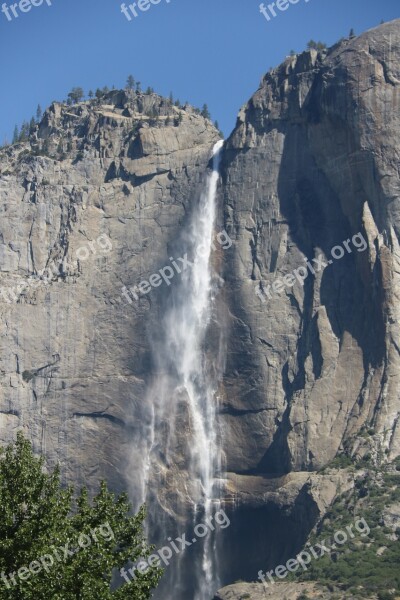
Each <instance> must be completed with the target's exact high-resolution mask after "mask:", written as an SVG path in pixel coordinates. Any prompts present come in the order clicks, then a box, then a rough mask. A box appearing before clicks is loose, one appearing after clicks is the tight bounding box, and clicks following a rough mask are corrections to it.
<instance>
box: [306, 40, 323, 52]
mask: <svg viewBox="0 0 400 600" xmlns="http://www.w3.org/2000/svg"><path fill="white" fill-rule="evenodd" d="M307 50H326V44H324V42H315V41H314V40H310V41H309V42H308V44H307Z"/></svg>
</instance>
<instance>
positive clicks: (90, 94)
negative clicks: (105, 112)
mask: <svg viewBox="0 0 400 600" xmlns="http://www.w3.org/2000/svg"><path fill="white" fill-rule="evenodd" d="M93 95H94V94H93V91H92V90H89V92H88V97H89V98H90V99H92V98H93Z"/></svg>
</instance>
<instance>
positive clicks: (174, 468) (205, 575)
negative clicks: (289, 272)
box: [131, 141, 224, 600]
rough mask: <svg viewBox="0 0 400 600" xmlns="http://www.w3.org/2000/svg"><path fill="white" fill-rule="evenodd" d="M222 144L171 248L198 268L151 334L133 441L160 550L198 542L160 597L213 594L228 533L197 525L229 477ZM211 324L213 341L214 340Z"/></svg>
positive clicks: (174, 566) (181, 599)
mask: <svg viewBox="0 0 400 600" xmlns="http://www.w3.org/2000/svg"><path fill="white" fill-rule="evenodd" d="M222 145H223V142H222V141H220V142H218V143H217V144H216V145H215V147H214V149H213V153H212V157H211V161H210V164H209V168H208V169H207V172H206V173H205V175H204V182H203V184H202V189H201V190H200V191H199V194H198V197H197V198H194V201H193V202H192V203H191V205H190V206H191V208H190V215H188V219H187V222H186V223H185V224H184V226H183V227H182V234H181V235H180V237H179V239H177V240H175V241H174V242H173V248H172V247H170V248H168V252H169V253H170V255H180V256H183V255H185V254H186V253H187V254H188V258H189V260H191V261H192V260H193V261H194V266H193V268H191V269H187V270H184V271H183V272H182V274H181V276H180V277H179V278H178V277H176V278H174V281H173V282H172V284H171V286H170V287H169V288H168V290H166V292H165V294H164V296H163V297H162V301H161V310H160V314H159V319H158V321H157V323H154V324H153V326H152V331H150V332H149V338H150V339H151V345H152V351H153V356H152V361H153V364H154V367H153V378H152V381H151V383H150V385H149V387H148V390H147V394H146V398H145V401H144V403H143V406H142V407H141V410H140V427H138V428H137V432H136V435H135V439H133V440H132V445H133V446H134V447H133V450H132V460H131V464H132V472H131V479H133V485H132V488H133V495H134V502H135V508H137V507H138V506H139V505H140V504H142V503H144V502H145V503H146V505H147V508H148V521H147V527H148V531H147V533H148V537H149V539H150V541H151V542H153V543H154V544H155V545H156V547H157V548H160V547H162V546H167V545H169V544H170V540H171V539H172V540H174V539H175V538H176V537H177V536H181V534H182V533H185V534H186V537H187V539H188V540H189V541H190V542H192V544H191V546H190V548H189V547H187V548H185V550H184V551H182V552H180V553H179V554H176V555H175V556H174V557H173V558H172V559H171V564H170V565H169V566H168V568H166V569H165V574H164V576H163V578H162V581H161V584H160V587H159V588H158V589H157V591H156V592H155V595H154V598H156V599H161V598H163V600H165V599H166V598H171V599H172V598H173V599H174V600H188V599H191V600H209V599H210V598H211V597H212V596H213V593H214V592H215V591H216V590H217V589H218V587H219V586H220V583H221V582H220V579H219V575H218V571H219V564H218V556H219V551H218V543H219V538H220V536H223V535H224V531H223V530H221V529H220V528H218V527H214V528H209V529H208V532H207V535H205V536H204V537H203V538H200V537H196V536H195V534H194V533H193V532H194V530H195V528H196V526H197V525H199V524H201V523H203V524H205V523H210V522H212V519H213V517H214V516H215V514H216V513H217V512H218V510H219V509H220V508H221V501H220V498H221V495H222V494H221V490H222V487H223V484H224V480H223V465H222V457H221V450H220V449H221V444H220V435H219V432H218V428H217V405H218V394H217V389H218V381H219V380H220V377H221V375H222V372H223V366H224V352H223V346H224V344H223V337H224V334H223V331H222V329H221V328H220V325H219V324H218V319H217V317H216V297H217V295H218V292H219V290H220V288H221V286H222V285H223V282H222V280H221V278H220V277H219V276H218V274H217V273H216V272H214V270H213V268H212V253H213V247H214V248H215V246H214V244H213V238H214V231H215V222H216V213H217V208H216V196H217V188H218V179H219V162H220V154H221V150H222ZM210 329H212V331H213V333H212V336H213V344H212V348H211V345H209V344H208V342H207V338H208V331H210ZM216 332H218V333H217V344H215V338H216ZM211 350H212V351H211ZM137 417H138V416H137V415H136V422H138V420H137ZM168 538H170V539H168ZM194 539H195V540H196V541H195V542H193V540H194Z"/></svg>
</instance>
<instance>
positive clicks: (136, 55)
mask: <svg viewBox="0 0 400 600" xmlns="http://www.w3.org/2000/svg"><path fill="white" fill-rule="evenodd" d="M34 1H35V0H34ZM51 1H52V6H48V5H47V4H46V0H44V4H43V5H42V6H40V7H32V10H31V11H30V12H27V13H21V12H19V14H20V16H19V17H18V18H13V19H12V21H8V20H7V18H6V16H5V15H4V14H3V13H0V52H1V62H2V68H1V75H0V78H1V90H2V94H1V102H2V110H1V111H0V141H1V142H3V141H4V137H5V136H7V137H10V136H11V135H12V131H13V128H14V125H15V124H16V123H18V124H20V123H21V122H22V120H23V119H29V118H30V117H31V116H32V115H33V114H34V113H35V111H36V106H37V104H38V103H40V104H41V105H42V107H45V106H47V105H48V104H49V103H50V102H51V101H52V100H56V99H63V98H66V96H67V93H68V92H69V91H70V89H71V88H72V87H73V86H81V87H83V88H84V89H85V90H86V91H88V90H89V89H90V88H92V89H95V88H96V87H103V86H104V85H108V86H109V87H111V86H112V85H115V86H116V87H123V86H124V84H125V81H126V77H127V75H128V74H129V73H132V74H133V76H134V77H135V79H137V80H140V81H141V82H142V85H143V86H144V87H147V86H148V85H150V86H152V87H154V88H155V90H156V91H157V92H159V93H161V94H163V95H168V94H169V92H170V91H173V93H174V96H175V97H178V98H179V99H180V100H181V101H185V100H188V101H189V102H190V103H192V104H194V105H196V106H201V105H202V104H203V103H205V102H207V103H208V105H209V108H210V111H211V113H212V116H213V118H214V119H218V121H219V124H220V126H221V128H222V130H223V131H224V133H225V134H229V133H230V131H231V130H232V128H233V126H234V124H235V120H236V115H237V112H238V110H239V108H240V106H241V105H242V104H243V103H244V102H245V101H246V100H247V99H248V98H249V96H250V95H251V94H252V93H253V92H254V91H255V90H256V89H257V87H258V84H259V81H260V78H261V76H262V75H263V74H264V73H265V72H266V71H267V70H268V69H269V68H270V67H271V66H276V65H277V64H279V63H280V62H281V61H282V60H283V59H284V57H285V56H286V55H287V54H288V53H289V51H290V50H291V49H294V50H296V51H301V50H303V49H304V48H305V46H306V43H307V41H308V40H309V39H310V38H314V39H317V40H321V41H324V42H326V43H327V44H328V45H331V44H333V43H334V42H335V41H337V40H338V39H339V38H340V37H342V36H346V35H347V34H348V32H349V30H350V28H351V27H353V28H354V29H355V31H356V33H361V32H362V31H364V30H366V29H369V28H371V27H374V26H375V25H378V24H379V23H380V21H381V20H382V19H383V20H384V21H389V20H392V19H395V18H398V17H399V16H400V2H399V0H384V1H382V0H381V1H378V0H309V2H308V3H306V2H305V0H299V3H298V4H296V5H290V7H289V9H288V10H287V11H285V12H279V11H278V16H277V17H276V18H274V19H272V20H271V21H269V22H268V21H267V20H266V19H265V17H263V16H262V15H261V13H260V10H259V4H260V0H170V2H169V3H167V0H161V1H160V4H158V5H152V6H151V8H150V9H149V10H148V11H147V12H140V11H139V16H138V17H137V18H133V19H132V21H131V22H129V21H128V20H127V18H126V17H125V16H124V15H123V14H122V13H121V0H51ZM270 1H271V0H268V2H267V3H269V2H270ZM132 2H133V0H130V3H132ZM2 3H3V0H0V4H2ZM6 3H7V5H9V4H11V3H12V0H7V2H6ZM128 3H129V2H128Z"/></svg>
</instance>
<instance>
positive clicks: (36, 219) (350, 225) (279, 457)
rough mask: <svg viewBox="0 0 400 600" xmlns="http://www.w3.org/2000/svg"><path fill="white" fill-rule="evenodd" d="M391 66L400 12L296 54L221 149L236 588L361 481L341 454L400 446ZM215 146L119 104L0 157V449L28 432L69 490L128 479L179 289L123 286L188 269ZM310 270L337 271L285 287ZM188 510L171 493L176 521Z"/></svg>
mask: <svg viewBox="0 0 400 600" xmlns="http://www.w3.org/2000/svg"><path fill="white" fill-rule="evenodd" d="M399 59H400V21H394V22H392V23H388V24H385V25H382V26H380V27H378V28H376V29H373V30H371V31H368V32H366V33H365V34H363V35H361V36H359V37H357V38H354V39H350V40H343V41H341V42H339V43H338V44H337V45H335V46H334V47H333V48H330V49H329V50H327V51H322V52H317V51H314V50H311V51H307V52H304V53H302V54H300V55H296V56H290V57H287V58H286V60H285V61H284V62H283V64H282V65H281V66H279V67H278V68H277V69H274V70H272V71H270V72H269V73H268V74H267V75H266V76H265V77H264V78H263V79H262V82H261V84H260V87H259V89H258V90H257V92H256V93H255V94H254V96H253V97H252V98H251V99H250V101H249V102H248V103H247V104H246V105H245V106H244V107H243V108H242V109H241V111H240V113H239V117H238V121H237V125H236V127H235V129H234V131H233V132H232V134H231V136H230V137H229V139H228V140H227V141H226V143H225V146H224V150H223V153H222V166H221V183H220V187H219V215H218V218H217V222H218V226H219V227H220V228H222V227H224V228H225V229H226V231H227V232H228V233H229V236H230V238H231V239H232V240H233V245H232V246H231V247H230V248H229V249H227V250H226V251H224V252H223V253H215V254H214V256H213V264H214V268H215V270H216V271H217V272H218V273H219V275H220V276H221V277H222V278H223V280H224V285H223V288H222V292H221V294H220V295H219V297H218V303H217V304H218V305H217V311H218V312H219V329H218V333H219V334H220V338H221V337H223V339H224V344H225V347H226V352H225V366H224V374H223V378H222V379H221V381H220V383H219V389H218V397H219V399H220V403H219V407H218V425H219V430H220V432H221V449H222V453H223V459H224V464H223V468H224V472H226V477H225V480H226V481H225V485H224V489H223V493H222V500H223V502H224V507H225V509H226V511H227V513H228V514H229V516H230V518H231V523H232V524H231V526H230V527H229V529H227V530H226V532H224V536H223V538H222V539H221V540H220V542H219V547H218V548H219V552H220V556H221V560H220V563H221V564H220V567H219V568H220V579H221V582H222V584H228V583H232V582H233V581H235V580H237V579H239V578H242V579H246V580H252V579H256V577H257V572H258V570H259V569H264V570H265V569H266V568H267V567H270V568H272V567H273V566H274V565H276V564H279V563H282V562H284V561H285V560H287V559H288V558H290V557H291V556H293V555H295V553H296V552H298V551H299V550H300V549H301V548H302V546H303V545H304V543H305V542H306V540H307V538H308V536H309V533H310V531H311V530H312V529H313V527H314V526H315V525H316V524H317V523H318V522H319V520H320V519H321V517H323V515H324V514H325V513H326V511H327V509H328V508H329V507H330V506H331V504H332V502H333V501H334V499H335V498H336V497H337V495H338V494H339V491H340V493H343V492H345V491H346V490H351V489H352V488H353V487H354V482H355V479H356V476H355V475H354V472H352V471H349V470H346V469H341V468H338V467H339V466H340V464H339V463H337V464H336V465H334V468H328V469H326V467H327V466H329V465H332V461H334V460H335V457H336V460H337V457H338V456H339V457H341V456H344V455H345V456H346V457H347V458H348V459H349V460H353V461H355V463H356V462H357V461H364V463H363V464H365V461H366V460H367V458H368V460H370V461H371V464H372V465H374V466H375V467H378V468H379V465H381V464H384V463H386V462H390V461H393V460H394V459H396V458H397V457H398V456H399V454H400V429H399V425H398V422H399V416H400V402H399V378H398V373H399V368H400V351H399V348H400V339H399V337H400V328H399V323H400V315H399V314H398V313H399V302H398V296H399V289H400V288H399V272H400V265H399V262H400V248H399V242H400V212H399V208H398V206H399V204H398V200H399V194H400V183H399V142H398V137H399V131H400V122H399V119H400V111H399V108H400V90H399V88H400V70H399ZM218 139H219V134H218V132H217V130H216V129H215V128H214V127H213V126H212V124H211V123H210V122H209V121H208V120H206V119H204V118H203V117H202V116H200V115H198V114H197V112H196V111H194V110H193V109H192V108H191V107H189V106H185V107H184V108H177V107H175V106H172V105H171V103H170V102H169V101H168V100H165V99H163V98H161V97H160V96H157V95H155V94H147V95H146V94H141V93H139V94H137V93H132V92H127V91H113V92H110V93H108V94H106V95H105V96H104V97H103V98H102V99H101V100H100V101H88V102H83V103H79V104H76V105H74V106H67V105H65V104H62V103H53V104H52V105H51V106H50V108H49V109H48V110H47V111H46V113H45V115H44V117H43V119H42V121H41V123H40V124H39V125H38V127H37V128H36V129H35V130H34V131H32V132H31V135H30V138H29V140H28V141H27V142H24V143H21V144H17V145H14V146H10V147H8V148H5V149H2V150H0V207H1V215H2V219H1V225H0V257H1V261H0V287H1V289H2V290H3V291H6V290H9V292H5V294H4V293H2V297H1V298H0V312H1V316H2V324H1V328H2V329H1V336H0V339H1V348H2V352H1V355H0V360H1V367H0V375H1V379H0V385H1V388H0V389H1V392H0V423H1V431H0V439H1V442H7V441H9V440H10V439H12V438H14V436H15V430H16V428H17V427H21V426H22V427H23V428H24V429H25V430H26V432H27V434H28V435H29V437H30V438H31V439H32V440H33V442H34V447H35V449H36V450H37V451H42V452H44V453H45V454H46V456H47V457H48V459H49V461H50V463H53V464H54V463H55V462H57V461H59V462H60V463H61V465H62V472H63V476H64V478H65V481H73V482H74V483H76V484H78V485H79V484H82V483H86V484H88V485H89V487H90V488H91V489H93V488H94V487H95V486H96V485H97V483H98V481H99V480H100V479H101V478H103V477H104V478H106V479H107V480H108V481H109V483H110V484H111V485H112V486H113V487H114V488H115V489H116V490H120V489H125V488H127V487H128V488H129V487H131V486H132V478H131V470H132V469H134V465H133V464H132V448H134V446H135V439H137V437H138V436H140V433H141V430H142V428H143V423H141V421H140V415H141V410H142V408H141V407H142V403H143V399H144V398H145V397H146V393H147V389H148V386H149V385H150V383H149V382H150V380H151V376H152V373H153V372H154V368H155V365H154V362H153V361H154V357H153V354H152V339H150V338H151V336H150V334H149V332H154V327H155V326H156V327H157V323H158V319H159V317H160V314H162V313H163V309H164V303H165V289H164V288H163V287H161V288H159V289H156V290H153V291H152V294H151V295H148V296H147V295H146V296H143V297H141V298H140V300H139V301H138V302H132V303H129V302H128V301H127V300H126V298H124V297H123V296H122V295H121V290H122V288H124V287H127V288H130V287H131V286H133V285H137V284H138V282H140V281H141V280H143V279H147V278H148V277H149V275H151V274H152V273H157V272H158V271H159V269H160V268H162V267H164V265H166V264H168V263H169V261H170V257H171V256H174V257H176V256H177V254H176V253H174V252H175V248H176V246H175V243H176V240H177V238H178V237H179V235H180V234H181V233H182V230H184V228H185V225H186V224H187V220H188V217H189V215H190V214H191V212H192V208H193V204H194V202H195V199H196V198H197V197H198V194H199V190H200V189H201V187H202V185H203V178H204V173H205V171H206V169H207V165H208V164H209V159H210V155H211V150H212V147H213V145H214V144H215V142H216V141H217V140H218ZM355 236H359V237H358V238H356V237H355ZM352 240H357V243H358V242H363V243H364V242H365V246H364V245H361V244H359V245H358V247H357V245H356V244H355V243H352ZM346 241H347V242H348V244H352V245H351V246H349V247H350V250H348V249H346V250H345V251H344V252H343V256H342V257H340V258H338V259H335V260H333V261H332V264H328V261H329V259H330V257H331V256H332V254H331V252H332V248H335V247H337V246H341V247H344V248H345V246H344V242H346ZM82 248H85V249H86V250H82ZM321 257H322V258H321ZM313 259H315V260H314V261H313ZM306 260H307V261H308V262H309V263H310V264H311V265H316V264H317V263H320V262H321V261H322V260H323V261H324V263H326V267H325V268H323V269H320V270H318V269H314V271H315V272H314V273H313V272H311V270H310V269H309V271H308V273H307V277H306V278H305V279H304V285H302V284H301V281H300V280H299V279H297V278H296V280H295V281H293V282H292V284H291V285H281V286H280V287H279V286H278V287H277V286H276V285H275V288H276V289H277V290H278V291H276V292H275V290H274V288H273V285H274V282H275V284H276V281H277V280H278V279H279V280H281V279H283V278H285V277H287V276H288V275H291V274H293V273H294V272H295V271H296V270H298V269H299V268H300V267H303V269H304V265H305V264H306ZM315 261H317V263H316V262H315ZM50 264H52V265H54V264H56V265H57V267H56V269H54V268H53V270H52V274H51V275H50V276H47V277H44V275H43V272H44V270H45V269H46V268H48V267H49V265H50ZM305 270H307V269H305ZM300 273H301V271H300ZM303 273H304V271H303ZM294 279H295V278H294ZM286 281H289V280H286ZM18 286H19V287H18ZM271 289H272V290H273V293H271ZM10 290H13V291H11V292H10ZM10 293H11V296H10ZM7 294H8V295H7ZM10 298H11V301H10ZM221 332H222V333H221ZM215 337H216V336H215V332H213V331H210V337H209V340H208V344H207V354H208V355H209V356H212V355H213V351H214V354H215V360H217V356H216V354H217V352H219V350H218V351H217V348H216V342H215ZM182 431H183V432H185V433H183V434H182V448H183V449H182V448H180V452H181V454H182V461H181V463H180V464H179V465H178V470H179V469H181V470H182V471H185V469H186V468H187V466H186V464H185V461H184V456H183V455H184V447H185V443H186V442H187V440H186V441H185V435H186V433H187V429H186V428H185V427H182ZM161 435H162V432H160V436H161ZM162 461H164V463H165V470H166V471H167V470H168V469H169V468H170V465H168V464H167V462H168V461H167V459H166V458H165V457H164V458H163V457H161V458H160V464H161V463H162ZM323 469H325V470H323ZM178 475H179V473H178ZM183 480H184V478H182V481H183ZM174 498H175V495H174V493H173V490H172V489H168V490H164V491H160V497H159V498H158V501H159V503H160V504H161V505H162V506H163V508H164V509H165V511H166V512H167V513H168V514H172V513H173V511H174V506H173V505H174ZM177 512H179V511H177ZM188 564H190V560H188ZM252 585H253V587H254V585H255V584H252ZM285 585H286V584H285ZM287 585H291V584H287ZM301 585H302V584H301ZM282 590H283V591H282V594H283V595H282V598H283V597H284V596H285V594H286V592H287V593H289V592H290V590H289V588H288V590H289V591H288V590H286V591H285V590H284V589H283V588H282ZM259 591H260V588H257V589H256V588H254V589H253V588H251V593H252V594H254V596H253V595H252V596H251V597H254V598H256V597H257V596H256V595H255V594H257V593H258V592H259ZM302 591H303V587H301V589H300V588H299V593H300V592H302ZM319 591H320V590H315V593H319ZM248 593H249V589H247V588H246V589H245V588H243V589H242V588H240V589H237V590H236V591H235V589H234V588H230V589H227V590H226V591H222V592H220V596H218V598H221V599H222V598H223V599H225V598H236V597H237V598H239V597H242V596H243V594H244V596H243V597H249V596H248V595H247V596H246V594H248ZM290 593H291V592H290ZM293 593H294V592H293ZM321 593H323V592H321ZM235 594H236V595H235ZM174 597H175V596H174ZM260 597H261V596H260ZM276 597H280V596H276ZM293 597H294V596H293ZM316 597H318V596H316ZM323 597H327V596H323Z"/></svg>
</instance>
